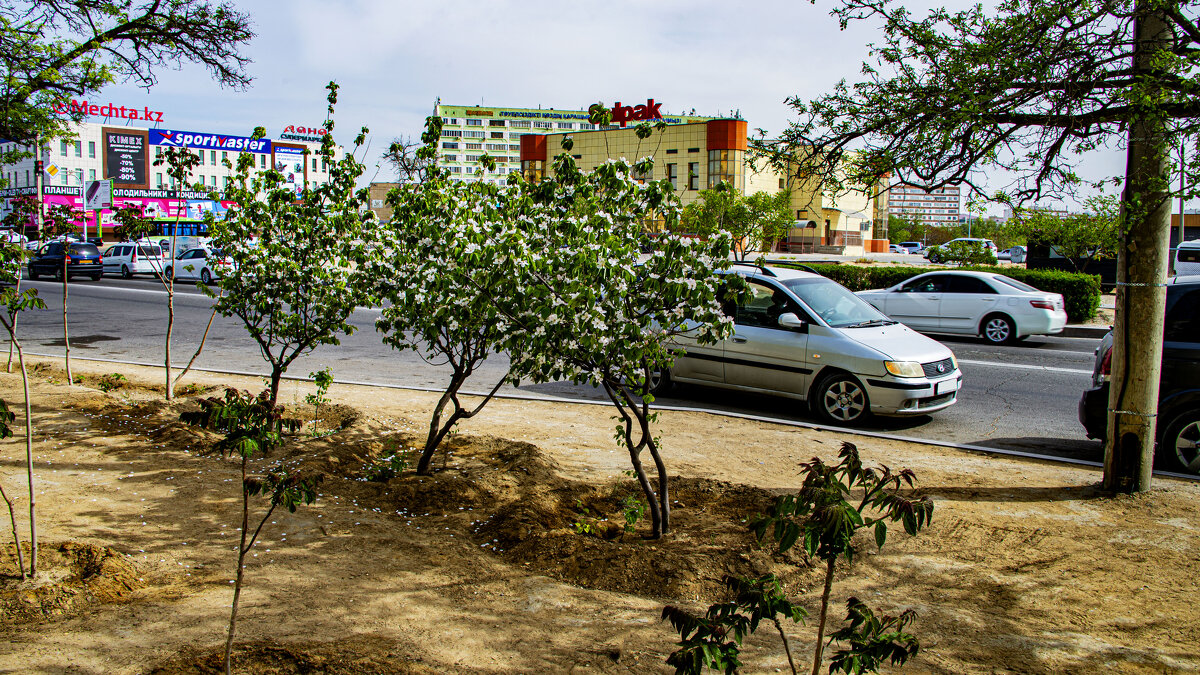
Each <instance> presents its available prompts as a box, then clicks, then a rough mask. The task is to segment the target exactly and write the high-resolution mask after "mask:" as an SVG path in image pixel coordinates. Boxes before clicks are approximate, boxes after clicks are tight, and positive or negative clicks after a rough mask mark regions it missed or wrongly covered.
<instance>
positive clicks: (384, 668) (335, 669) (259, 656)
mask: <svg viewBox="0 0 1200 675" xmlns="http://www.w3.org/2000/svg"><path fill="white" fill-rule="evenodd" d="M402 652H403V646H402V645H398V644H395V643H393V642H388V641H386V640H383V639H379V638H370V637H362V638H356V639H352V640H338V641H337V642H328V643H318V642H313V643H307V644H288V645H279V644H268V643H263V642H253V643H248V644H238V643H237V642H235V643H234V645H233V667H234V670H235V671H236V672H238V673H243V674H245V675H359V674H360V673H378V674H379V675H434V674H435V673H446V672H467V671H447V670H446V669H445V667H439V668H438V669H437V670H434V669H432V668H429V667H427V666H425V665H422V664H421V663H418V662H416V661H412V660H410V659H408V658H405V657H404V656H403V655H402ZM224 672H225V650H224V647H218V648H209V649H203V650H201V649H187V650H184V651H182V652H181V653H179V654H178V655H176V656H175V657H174V658H171V659H169V660H167V661H166V662H164V663H161V664H159V665H157V666H155V667H153V668H151V669H150V670H149V671H148V672H147V675H219V674H220V673H224Z"/></svg>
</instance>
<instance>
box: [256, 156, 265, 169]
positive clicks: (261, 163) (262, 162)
mask: <svg viewBox="0 0 1200 675" xmlns="http://www.w3.org/2000/svg"><path fill="white" fill-rule="evenodd" d="M258 159H259V162H258V166H259V168H262V169H265V168H267V156H266V155H259V156H258Z"/></svg>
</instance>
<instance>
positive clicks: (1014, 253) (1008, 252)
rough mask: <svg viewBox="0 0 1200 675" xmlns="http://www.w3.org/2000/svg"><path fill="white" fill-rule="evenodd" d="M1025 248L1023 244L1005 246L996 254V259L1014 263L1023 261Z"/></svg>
mask: <svg viewBox="0 0 1200 675" xmlns="http://www.w3.org/2000/svg"><path fill="white" fill-rule="evenodd" d="M1026 252H1027V251H1026V249H1025V247H1024V246H1013V247H1011V248H1006V249H1004V250H1003V251H1000V252H999V253H997V254H996V259H997V260H1007V261H1009V262H1014V263H1023V262H1025V255H1026Z"/></svg>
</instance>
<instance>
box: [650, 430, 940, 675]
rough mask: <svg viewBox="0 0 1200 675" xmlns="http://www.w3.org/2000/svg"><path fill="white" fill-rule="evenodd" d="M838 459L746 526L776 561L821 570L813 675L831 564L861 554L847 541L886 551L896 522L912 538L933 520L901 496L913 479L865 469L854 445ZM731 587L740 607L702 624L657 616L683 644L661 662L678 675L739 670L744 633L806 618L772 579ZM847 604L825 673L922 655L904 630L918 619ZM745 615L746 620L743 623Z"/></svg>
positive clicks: (682, 616) (680, 615) (814, 463)
mask: <svg viewBox="0 0 1200 675" xmlns="http://www.w3.org/2000/svg"><path fill="white" fill-rule="evenodd" d="M838 456H839V458H840V461H839V462H838V463H836V464H826V463H825V462H823V461H822V460H821V459H820V458H817V457H814V458H813V459H812V460H811V461H809V462H805V463H803V464H801V465H800V466H801V475H802V476H803V483H802V485H801V488H800V490H799V491H798V492H797V493H796V494H794V495H784V496H782V497H779V498H778V499H776V500H775V503H774V504H773V505H772V507H771V509H770V510H769V511H768V512H767V513H766V514H765V515H757V516H755V517H754V518H752V519H751V521H750V529H751V530H752V531H753V532H754V534H755V537H756V538H757V539H758V541H760V542H761V541H762V540H763V539H764V538H766V537H767V536H768V535H770V536H771V538H772V539H773V540H774V541H775V542H776V544H777V546H778V550H779V552H780V553H783V552H785V551H787V550H789V549H791V548H792V547H793V546H795V545H797V544H799V545H800V546H801V547H802V548H803V549H804V552H805V554H806V555H807V556H808V557H809V558H810V559H818V560H821V561H823V562H824V563H825V584H824V589H823V591H822V594H821V612H820V615H819V617H818V619H817V639H816V648H815V651H814V653H813V666H812V675H818V673H820V670H821V663H822V656H823V651H824V648H825V625H826V618H827V616H828V610H829V596H830V593H831V592H832V589H833V572H834V566H835V564H836V563H837V560H838V558H845V560H846V562H847V563H848V564H849V563H853V560H854V556H855V555H856V554H857V551H858V549H857V545H856V544H855V543H854V534H855V533H856V532H858V531H859V530H862V529H867V528H869V529H871V530H873V532H874V535H875V536H874V540H875V545H876V547H877V548H883V544H884V542H885V541H886V540H887V531H888V523H889V522H893V523H894V522H900V523H902V524H903V526H904V530H905V531H906V532H908V533H909V534H910V535H915V534H916V533H917V532H918V531H920V530H921V529H922V528H923V527H925V526H926V525H928V524H929V522H930V520H931V519H932V518H933V501H932V500H931V499H929V498H928V497H921V498H919V499H917V498H913V497H911V496H909V495H906V494H904V492H903V488H904V487H905V486H907V487H908V488H910V489H911V488H912V486H913V483H914V481H915V479H916V476H915V475H914V474H913V472H912V471H910V470H907V469H904V470H901V471H899V472H896V473H893V472H892V470H891V469H889V468H888V467H886V466H880V467H879V468H870V467H864V466H863V464H862V460H861V459H860V458H859V454H858V448H857V447H856V446H855V445H854V444H853V443H843V444H842V449H841V451H840V452H839V455H838ZM852 492H861V494H862V498H861V499H860V500H859V501H858V502H857V504H855V503H852V502H851V501H850V494H851V493H852ZM735 582H736V583H735ZM735 582H727V584H728V585H729V588H730V589H731V590H733V591H734V592H735V594H736V595H737V598H738V599H736V600H735V601H734V602H733V603H728V602H727V603H722V604H716V605H712V606H711V607H709V610H708V613H707V614H706V615H705V616H704V617H694V616H691V615H689V614H687V612H684V611H683V610H680V609H678V608H675V607H666V608H664V609H663V614H662V618H663V619H669V620H670V621H671V625H672V627H673V628H674V629H675V630H676V631H678V632H679V633H680V637H681V638H682V641H681V642H680V643H679V646H680V649H679V650H678V651H676V652H674V653H673V654H671V656H670V657H668V659H667V664H668V665H672V666H675V672H676V673H677V674H690V675H698V674H699V673H700V672H701V671H702V670H703V669H704V668H705V667H708V668H712V669H715V670H724V671H725V672H726V673H733V672H735V671H736V670H737V668H738V667H739V666H740V665H741V664H740V662H739V661H738V652H739V646H740V644H741V640H742V637H743V636H744V635H745V633H746V632H747V630H749V632H753V629H754V627H755V626H757V623H758V620H760V619H761V618H763V617H770V618H772V619H773V620H775V617H776V615H777V614H782V615H783V616H785V617H790V618H792V619H793V620H794V621H799V620H800V618H801V617H803V612H802V611H800V610H799V609H798V608H795V607H792V605H791V604H790V603H788V602H786V600H784V599H783V598H782V595H780V594H779V591H778V582H777V581H773V578H768V577H764V578H762V579H759V580H757V581H755V582H747V581H746V580H735ZM755 594H757V595H755ZM848 606H849V614H848V616H847V617H846V620H847V622H848V624H849V625H848V626H846V627H844V628H842V629H840V630H838V631H836V632H834V633H833V634H832V635H830V642H831V643H832V642H838V643H843V642H845V643H849V646H848V647H847V648H846V649H841V650H839V651H838V652H837V653H836V654H835V656H834V658H833V660H832V663H831V664H830V667H829V672H830V673H833V672H836V671H841V672H844V673H848V674H853V675H858V674H861V673H871V672H878V667H879V665H880V664H882V663H883V662H884V661H885V660H887V661H890V662H891V663H892V664H893V665H902V664H903V663H905V662H906V661H907V660H908V659H910V658H912V657H913V656H915V655H916V654H917V652H918V651H919V649H920V644H919V643H918V642H917V639H916V638H915V637H913V636H912V635H910V634H908V633H906V632H905V628H906V627H907V626H908V624H910V623H912V622H913V621H914V620H915V619H916V614H915V613H914V612H912V611H911V610H910V611H905V612H904V613H902V614H901V615H900V616H898V617H891V616H887V615H884V616H882V617H876V616H875V614H874V613H873V612H872V611H871V610H870V609H869V608H868V607H867V606H866V605H865V604H863V603H862V602H860V601H858V600H857V599H855V598H851V601H850V602H849V604H848ZM743 612H749V616H746V615H745V614H743ZM775 624H776V627H778V628H779V634H780V637H781V638H782V639H783V641H784V650H785V651H786V652H787V653H788V663H789V665H791V668H792V673H796V672H797V670H796V665H795V663H794V662H793V661H792V657H791V649H790V647H789V645H788V642H787V636H786V635H785V634H784V632H783V629H782V625H781V624H780V623H779V622H778V620H775Z"/></svg>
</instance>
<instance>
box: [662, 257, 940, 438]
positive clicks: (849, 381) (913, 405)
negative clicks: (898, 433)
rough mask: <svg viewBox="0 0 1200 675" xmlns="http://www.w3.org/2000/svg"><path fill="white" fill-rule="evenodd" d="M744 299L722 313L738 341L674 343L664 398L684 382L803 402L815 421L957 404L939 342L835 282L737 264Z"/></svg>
mask: <svg viewBox="0 0 1200 675" xmlns="http://www.w3.org/2000/svg"><path fill="white" fill-rule="evenodd" d="M729 274H739V275H741V276H742V277H743V278H744V279H745V281H746V283H747V284H748V285H749V287H750V292H749V294H748V295H747V297H746V298H745V299H744V300H743V302H742V303H741V304H737V305H730V306H728V307H726V312H727V313H728V314H730V316H732V317H733V319H734V322H735V329H736V330H735V332H734V334H733V335H732V336H731V337H729V338H728V339H726V340H723V341H721V342H719V343H718V344H715V345H703V344H699V343H698V342H697V341H695V340H688V339H687V338H686V337H685V338H680V340H679V343H678V346H679V347H681V348H682V351H681V353H680V356H679V357H678V358H676V359H675V363H674V365H672V367H671V369H670V371H669V372H667V373H665V374H663V375H661V376H660V379H659V381H658V385H659V386H658V389H659V390H660V391H661V390H662V389H663V388H665V387H666V386H667V385H669V384H670V383H671V382H686V383H690V384H699V385H705V386H710V387H720V388H724V389H732V390H737V391H746V392H760V393H768V394H773V395H777V396H784V397H787V398H793V399H798V400H801V401H807V402H808V405H809V407H810V408H811V409H812V411H813V412H814V413H815V414H816V415H817V417H819V418H820V419H821V420H823V421H825V422H829V423H834V424H851V423H857V422H859V421H861V420H863V419H864V418H866V417H868V416H870V415H871V414H878V415H900V416H903V415H923V414H927V413H931V412H935V411H937V410H941V409H943V408H946V407H948V406H950V405H953V404H954V403H955V401H956V400H957V399H956V397H957V392H958V389H959V386H960V384H961V381H962V374H961V373H960V372H959V370H958V363H957V362H956V361H955V360H954V354H953V353H952V352H951V351H950V350H949V349H947V348H946V347H945V346H944V345H942V344H940V343H938V342H935V341H934V340H931V339H930V338H927V337H925V336H923V335H920V334H918V333H915V332H913V331H912V330H910V329H908V328H906V327H905V326H903V325H901V324H899V323H897V322H895V321H892V320H891V319H888V318H887V317H886V316H884V315H882V314H880V313H879V312H878V311H876V310H875V308H873V307H871V306H870V305H868V304H867V303H865V302H863V301H862V300H860V299H859V298H858V297H857V296H856V295H854V294H853V293H851V292H850V291H849V290H847V289H846V288H845V287H844V286H842V285H840V284H838V283H837V282H835V281H833V280H831V279H827V278H825V277H822V276H820V275H818V274H813V273H810V272H803V271H800V270H793V269H785V268H774V267H759V266H756V265H744V264H743V265H738V266H736V267H734V268H733V270H732V271H731V272H729Z"/></svg>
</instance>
